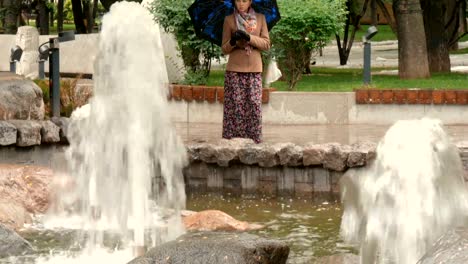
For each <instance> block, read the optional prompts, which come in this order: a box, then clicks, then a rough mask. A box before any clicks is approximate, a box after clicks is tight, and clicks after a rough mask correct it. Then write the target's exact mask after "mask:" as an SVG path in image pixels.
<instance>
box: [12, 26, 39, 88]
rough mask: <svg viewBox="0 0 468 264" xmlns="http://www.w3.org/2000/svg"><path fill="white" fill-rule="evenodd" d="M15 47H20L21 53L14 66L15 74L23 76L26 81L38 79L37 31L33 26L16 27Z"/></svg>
mask: <svg viewBox="0 0 468 264" xmlns="http://www.w3.org/2000/svg"><path fill="white" fill-rule="evenodd" d="M15 43H16V45H18V46H19V47H21V49H22V50H23V53H22V55H21V59H20V61H19V62H18V63H17V64H16V73H18V74H21V75H23V76H25V77H26V78H28V79H31V80H33V79H37V78H38V77H39V65H38V63H37V58H38V57H39V51H38V49H37V48H38V47H39V31H38V30H37V28H36V27H33V26H22V27H18V30H17V32H16V42H15Z"/></svg>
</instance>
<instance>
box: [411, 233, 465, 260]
mask: <svg viewBox="0 0 468 264" xmlns="http://www.w3.org/2000/svg"><path fill="white" fill-rule="evenodd" d="M466 263H468V229H467V228H456V229H452V230H450V231H448V232H447V233H445V234H444V235H442V236H441V237H440V238H439V239H438V240H437V242H436V243H435V244H434V245H433V246H432V247H431V248H430V249H429V250H428V251H427V252H426V254H424V256H423V257H422V258H421V259H420V260H419V261H418V263H417V264H466Z"/></svg>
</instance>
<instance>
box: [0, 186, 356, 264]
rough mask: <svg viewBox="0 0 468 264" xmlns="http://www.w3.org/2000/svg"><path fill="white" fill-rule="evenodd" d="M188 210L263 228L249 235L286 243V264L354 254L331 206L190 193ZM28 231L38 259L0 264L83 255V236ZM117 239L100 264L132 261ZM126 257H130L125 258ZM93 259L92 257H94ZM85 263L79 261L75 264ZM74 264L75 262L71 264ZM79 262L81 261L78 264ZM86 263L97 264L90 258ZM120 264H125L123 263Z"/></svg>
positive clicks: (336, 207)
mask: <svg viewBox="0 0 468 264" xmlns="http://www.w3.org/2000/svg"><path fill="white" fill-rule="evenodd" d="M187 209H189V210H194V211H202V210H206V209H216V210H221V211H223V212H226V213H228V214H229V215H231V216H233V217H234V218H236V219H238V220H241V221H247V222H250V223H257V224H261V225H264V226H265V228H263V229H261V230H256V231H250V233H253V234H257V235H260V236H262V237H268V238H274V239H279V240H282V241H284V242H286V243H287V244H288V245H289V247H290V249H291V251H290V254H289V258H288V263H289V264H305V263H313V262H314V260H315V259H316V258H317V257H321V256H328V255H335V254H340V253H356V251H355V250H353V248H351V247H350V246H349V245H345V244H344V243H343V242H342V241H341V239H340V237H339V227H340V222H341V215H342V208H341V205H340V204H339V203H334V202H330V203H328V202H320V203H316V202H312V201H311V200H305V199H289V198H258V197H242V198H241V197H233V196H230V195H219V194H205V195H201V194H193V195H190V196H189V197H188V199H187ZM37 220H39V222H38V223H36V224H35V225H33V228H29V229H27V230H23V231H21V232H20V235H21V236H23V237H24V238H26V239H27V240H28V241H29V242H31V244H32V245H33V246H34V247H35V249H36V250H37V255H34V256H28V257H21V258H15V259H13V258H10V259H0V263H70V260H73V259H75V258H73V256H75V255H77V254H78V253H79V252H82V251H83V247H84V245H85V241H86V233H83V232H82V231H80V230H76V229H75V230H71V229H69V228H70V225H66V223H64V225H63V226H68V228H63V227H62V228H57V227H56V228H55V229H54V230H50V229H45V228H44V225H42V224H41V222H40V221H41V220H40V219H37ZM122 243H124V242H123V241H122V240H121V237H120V236H119V235H118V234H112V233H110V232H106V234H105V237H104V243H103V246H104V247H105V248H104V249H101V250H100V251H99V252H101V253H100V254H101V255H102V256H101V255H100V256H101V257H102V259H106V260H109V259H115V260H117V261H116V262H115V263H121V262H122V260H123V259H131V253H129V252H125V251H120V250H122V248H125V246H123V245H122ZM129 254H130V255H129ZM94 257H96V254H94ZM78 259H79V260H81V261H83V260H84V259H85V258H83V256H80V258H77V259H76V260H77V261H78ZM76 263H79V262H76ZM82 263H84V262H82ZM86 263H100V262H96V259H91V258H89V261H88V262H86ZM122 263H124V262H122Z"/></svg>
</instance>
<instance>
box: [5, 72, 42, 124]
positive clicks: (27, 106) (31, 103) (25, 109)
mask: <svg viewBox="0 0 468 264" xmlns="http://www.w3.org/2000/svg"><path fill="white" fill-rule="evenodd" d="M44 114H45V110H44V101H43V99H42V90H41V89H40V88H39V87H38V86H37V85H36V84H35V83H34V82H33V81H30V80H24V79H23V80H7V81H1V82H0V120H11V119H22V120H26V119H27V120H43V119H44Z"/></svg>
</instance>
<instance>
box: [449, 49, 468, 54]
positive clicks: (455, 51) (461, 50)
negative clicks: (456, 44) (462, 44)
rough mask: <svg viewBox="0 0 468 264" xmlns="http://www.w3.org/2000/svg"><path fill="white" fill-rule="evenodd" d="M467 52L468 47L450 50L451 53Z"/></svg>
mask: <svg viewBox="0 0 468 264" xmlns="http://www.w3.org/2000/svg"><path fill="white" fill-rule="evenodd" d="M467 53H468V48H464V49H458V50H451V51H450V54H467Z"/></svg>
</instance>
